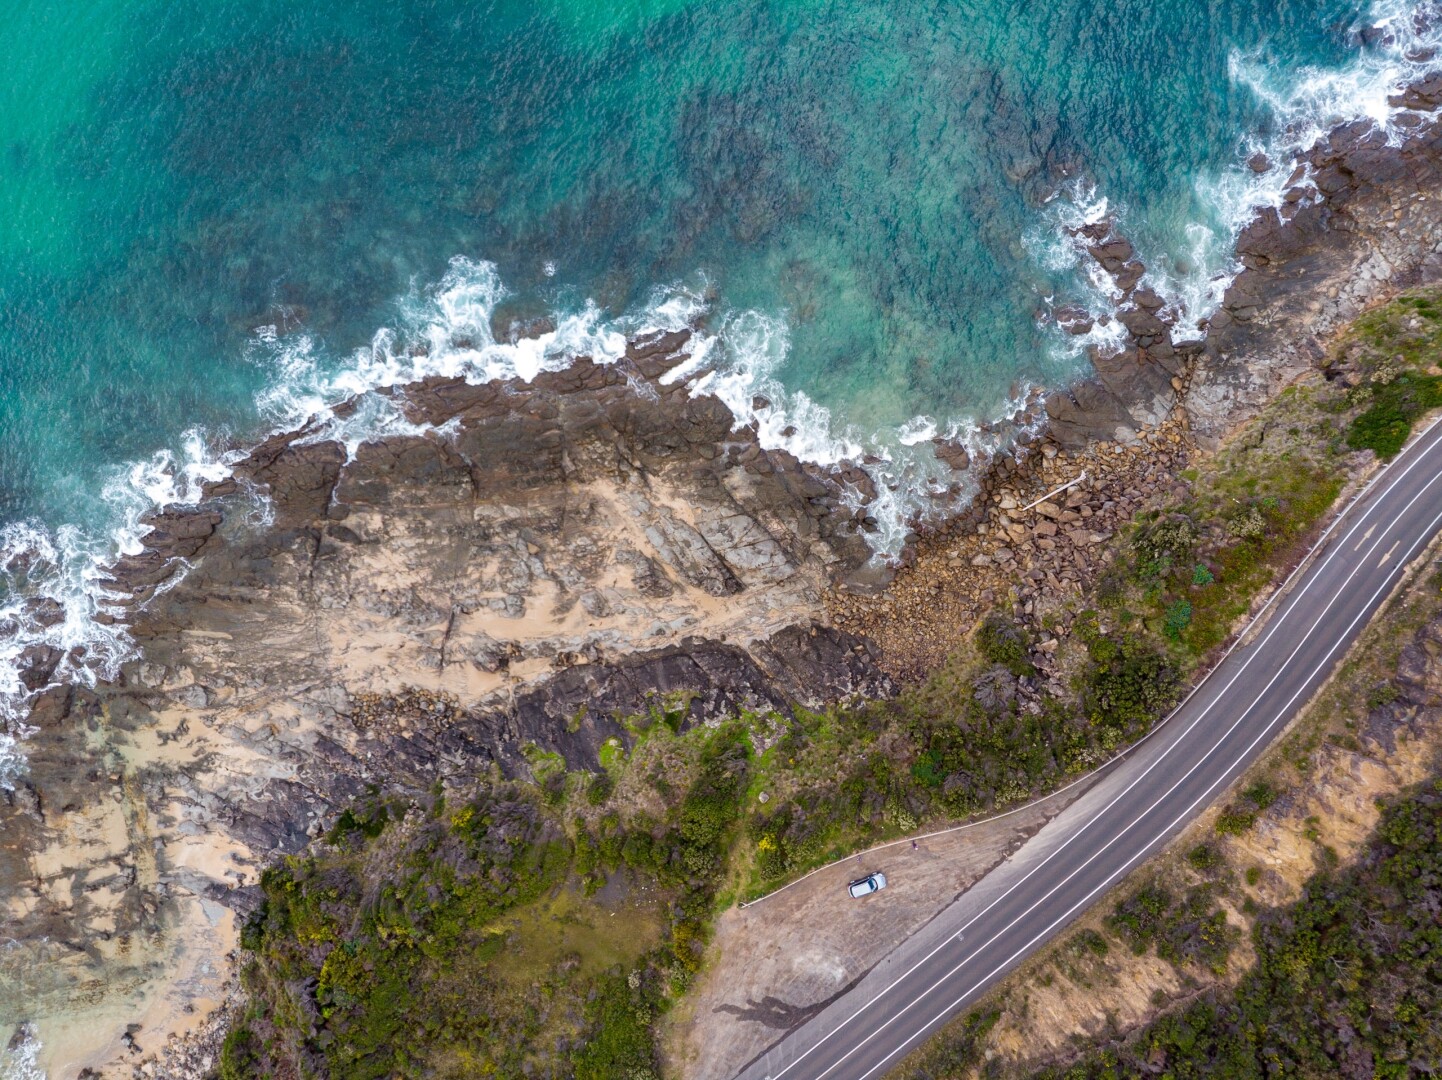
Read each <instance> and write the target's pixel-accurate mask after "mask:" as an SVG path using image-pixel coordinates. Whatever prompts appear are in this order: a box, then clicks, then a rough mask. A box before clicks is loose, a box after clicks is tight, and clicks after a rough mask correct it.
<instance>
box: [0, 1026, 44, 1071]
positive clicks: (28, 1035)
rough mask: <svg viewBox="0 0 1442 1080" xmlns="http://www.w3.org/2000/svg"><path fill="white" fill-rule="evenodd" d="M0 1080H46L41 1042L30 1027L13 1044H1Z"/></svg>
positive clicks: (23, 1030)
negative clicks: (42, 1063) (42, 1065)
mask: <svg viewBox="0 0 1442 1080" xmlns="http://www.w3.org/2000/svg"><path fill="white" fill-rule="evenodd" d="M0 1080H45V1070H44V1069H42V1068H41V1067H40V1040H39V1039H38V1038H37V1037H36V1036H35V1033H34V1032H33V1031H32V1030H31V1029H30V1027H29V1026H28V1025H27V1026H26V1027H24V1028H23V1029H22V1031H21V1032H20V1035H19V1037H18V1038H17V1039H15V1040H14V1042H13V1044H11V1043H4V1044H0Z"/></svg>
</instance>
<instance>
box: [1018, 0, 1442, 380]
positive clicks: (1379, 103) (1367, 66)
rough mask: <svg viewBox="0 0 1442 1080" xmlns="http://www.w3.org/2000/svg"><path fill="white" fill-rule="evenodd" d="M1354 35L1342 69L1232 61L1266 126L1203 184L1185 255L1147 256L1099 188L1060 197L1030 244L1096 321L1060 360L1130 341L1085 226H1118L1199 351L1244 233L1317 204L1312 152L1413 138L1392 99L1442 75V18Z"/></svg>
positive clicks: (1406, 9)
mask: <svg viewBox="0 0 1442 1080" xmlns="http://www.w3.org/2000/svg"><path fill="white" fill-rule="evenodd" d="M1346 34H1347V36H1348V38H1349V39H1350V40H1351V41H1352V42H1353V43H1354V45H1355V51H1354V53H1353V56H1352V59H1351V60H1350V61H1349V62H1348V63H1346V64H1343V65H1341V66H1339V67H1335V68H1326V67H1317V66H1302V67H1297V66H1294V65H1289V64H1287V63H1285V62H1283V58H1281V57H1277V56H1275V55H1272V54H1271V53H1270V52H1269V51H1268V49H1267V48H1266V47H1265V46H1264V47H1262V48H1260V49H1257V50H1253V51H1250V52H1241V51H1237V52H1234V53H1232V55H1231V56H1230V57H1229V58H1228V72H1229V75H1230V78H1231V79H1232V81H1233V83H1234V84H1235V85H1237V86H1239V87H1241V88H1243V89H1244V90H1245V91H1246V93H1247V95H1248V96H1249V97H1250V99H1251V102H1252V104H1253V106H1254V107H1255V111H1256V112H1257V113H1258V122H1257V123H1256V125H1255V128H1254V130H1252V131H1249V132H1246V133H1241V134H1239V138H1238V142H1237V153H1236V156H1235V160H1233V161H1232V162H1230V163H1229V164H1227V165H1226V166H1225V167H1224V168H1221V169H1220V170H1214V171H1210V172H1204V173H1203V174H1201V175H1200V176H1199V177H1198V178H1197V180H1196V182H1195V187H1196V195H1197V196H1198V202H1199V204H1200V205H1201V206H1202V207H1203V208H1204V213H1203V214H1202V215H1201V216H1202V217H1203V218H1204V220H1192V221H1188V222H1186V223H1185V224H1184V226H1183V228H1182V230H1181V231H1182V235H1183V237H1184V239H1183V240H1182V241H1181V250H1170V251H1167V250H1160V249H1156V248H1152V249H1149V248H1148V245H1147V244H1146V242H1145V238H1144V236H1142V235H1139V234H1142V233H1144V232H1145V230H1141V229H1139V230H1137V234H1138V235H1134V234H1133V232H1132V230H1131V229H1129V220H1128V219H1129V210H1128V208H1127V207H1125V206H1118V205H1112V204H1110V203H1109V201H1108V199H1107V197H1106V195H1105V193H1103V192H1099V191H1098V190H1097V187H1096V185H1095V184H1092V183H1089V182H1086V181H1073V182H1071V183H1070V184H1068V185H1066V186H1065V187H1063V188H1061V189H1059V190H1058V191H1057V192H1055V193H1054V195H1053V198H1052V200H1051V201H1050V202H1049V204H1048V205H1047V207H1046V209H1045V211H1044V212H1043V214H1042V215H1041V220H1040V221H1039V222H1037V223H1036V224H1035V225H1034V226H1033V228H1032V229H1031V230H1030V231H1029V232H1028V234H1027V236H1026V237H1025V243H1026V246H1027V248H1028V249H1029V250H1030V252H1031V254H1032V256H1033V257H1034V258H1035V259H1037V261H1038V262H1039V263H1040V264H1041V265H1042V266H1043V267H1044V268H1045V269H1047V270H1048V271H1050V272H1051V273H1053V274H1055V273H1058V272H1064V271H1067V270H1071V271H1073V272H1074V273H1075V274H1076V276H1077V277H1078V278H1079V279H1080V280H1081V281H1082V283H1083V284H1082V290H1083V296H1082V297H1078V298H1077V299H1076V302H1077V303H1079V304H1080V305H1082V306H1084V307H1085V308H1086V309H1087V311H1088V313H1089V314H1090V315H1091V316H1092V317H1093V318H1094V319H1096V320H1098V323H1097V326H1096V327H1095V328H1094V329H1093V331H1092V332H1091V333H1090V334H1088V335H1085V336H1082V337H1070V336H1067V335H1063V334H1060V333H1059V334H1057V335H1056V336H1055V338H1054V339H1053V348H1054V349H1055V350H1057V351H1059V352H1066V353H1074V354H1079V353H1081V352H1083V351H1085V349H1086V348H1087V347H1088V346H1096V347H1097V348H1099V349H1101V350H1103V351H1107V350H1113V349H1116V348H1119V347H1120V346H1121V345H1122V343H1123V341H1124V337H1123V336H1122V335H1121V334H1120V333H1119V328H1118V327H1117V326H1116V324H1115V323H1111V324H1110V326H1108V325H1106V324H1105V323H1104V322H1102V321H1101V320H1102V319H1103V318H1104V317H1105V316H1107V315H1108V314H1109V313H1110V312H1111V311H1112V310H1113V308H1114V306H1115V303H1116V301H1117V300H1118V299H1119V296H1118V294H1117V292H1116V289H1115V286H1114V284H1113V282H1112V280H1111V278H1110V277H1109V276H1108V275H1106V274H1105V273H1103V272H1102V270H1101V268H1100V267H1099V266H1097V265H1096V263H1095V262H1094V260H1092V259H1091V258H1090V257H1089V256H1088V255H1087V253H1086V244H1085V241H1083V240H1080V239H1078V238H1077V237H1076V236H1075V230H1076V229H1077V228H1078V227H1079V226H1082V225H1088V224H1094V223H1096V222H1100V221H1103V220H1109V221H1111V222H1113V223H1115V225H1116V229H1117V231H1118V232H1119V233H1120V234H1121V235H1124V236H1127V238H1128V239H1130V240H1132V241H1133V242H1134V243H1135V244H1136V246H1137V249H1138V250H1137V257H1138V258H1139V259H1140V260H1141V261H1142V262H1143V263H1145V264H1146V267H1147V272H1146V274H1145V276H1144V277H1143V278H1142V284H1143V285H1145V286H1150V287H1151V288H1152V289H1154V290H1155V291H1156V293H1157V294H1158V295H1159V296H1160V297H1161V298H1162V299H1163V301H1164V302H1165V305H1166V307H1165V312H1166V314H1167V315H1169V316H1170V317H1171V318H1172V320H1173V324H1174V330H1173V333H1174V336H1175V337H1176V339H1177V340H1188V339H1192V340H1195V339H1197V338H1200V337H1201V336H1202V333H1203V330H1202V327H1204V326H1205V323H1206V320H1207V319H1208V318H1210V317H1211V315H1212V314H1213V313H1214V312H1215V311H1216V309H1217V308H1218V306H1220V304H1221V302H1222V299H1223V297H1224V296H1225V294H1226V290H1227V287H1228V286H1229V285H1230V284H1231V283H1232V280H1233V278H1234V277H1235V276H1236V274H1237V272H1238V271H1239V270H1240V269H1241V266H1240V264H1239V263H1238V262H1237V260H1236V254H1235V249H1236V241H1237V238H1238V236H1239V235H1240V234H1241V232H1242V230H1243V229H1245V228H1246V227H1247V226H1248V225H1249V224H1250V223H1251V222H1252V221H1253V220H1254V219H1255V218H1256V217H1257V215H1258V214H1260V213H1265V212H1267V211H1273V212H1275V211H1277V210H1279V209H1280V208H1281V207H1282V205H1283V203H1284V196H1285V195H1286V193H1287V192H1288V191H1289V190H1290V189H1291V188H1293V187H1298V186H1300V187H1301V188H1302V189H1303V190H1304V191H1305V192H1306V195H1305V196H1304V198H1306V199H1312V200H1320V198H1321V196H1320V193H1318V192H1317V191H1316V188H1315V186H1314V185H1313V184H1312V182H1311V177H1310V176H1309V175H1308V172H1307V170H1306V167H1305V166H1304V165H1303V166H1301V168H1300V172H1299V162H1300V159H1301V158H1302V157H1303V156H1304V155H1305V154H1306V153H1307V152H1308V151H1310V150H1311V149H1312V148H1313V147H1315V146H1316V145H1317V143H1318V142H1319V141H1320V140H1322V139H1324V138H1325V137H1326V136H1327V134H1328V133H1329V132H1330V131H1332V130H1333V129H1335V128H1336V127H1338V126H1339V125H1341V124H1346V123H1350V122H1352V121H1355V120H1371V121H1372V122H1373V123H1374V124H1375V125H1376V126H1377V128H1378V129H1380V130H1381V131H1383V132H1384V133H1385V134H1386V135H1387V138H1388V139H1389V140H1390V141H1391V142H1393V143H1394V144H1395V143H1398V142H1400V141H1401V140H1402V139H1403V138H1404V137H1405V134H1406V132H1407V130H1408V129H1409V127H1411V126H1413V125H1414V124H1415V121H1416V120H1417V114H1416V113H1415V112H1414V111H1413V110H1411V109H1408V108H1406V107H1404V106H1402V105H1399V104H1396V103H1395V102H1394V100H1393V99H1394V98H1395V97H1396V95H1397V94H1398V91H1400V90H1402V89H1403V88H1404V87H1406V86H1408V85H1410V84H1413V83H1416V82H1418V81H1420V80H1421V79H1423V78H1425V77H1426V76H1428V75H1431V74H1434V73H1436V72H1439V71H1442V7H1439V5H1438V4H1436V3H1435V2H1432V0H1428V2H1426V3H1421V4H1418V3H1409V2H1406V0H1376V2H1374V3H1373V4H1372V6H1371V7H1370V8H1369V9H1368V11H1367V13H1366V15H1365V16H1364V17H1362V18H1361V19H1359V20H1357V21H1356V22H1355V23H1354V24H1353V25H1351V26H1349V27H1348V28H1347V30H1346ZM1254 164H1255V165H1256V166H1257V167H1253V166H1254Z"/></svg>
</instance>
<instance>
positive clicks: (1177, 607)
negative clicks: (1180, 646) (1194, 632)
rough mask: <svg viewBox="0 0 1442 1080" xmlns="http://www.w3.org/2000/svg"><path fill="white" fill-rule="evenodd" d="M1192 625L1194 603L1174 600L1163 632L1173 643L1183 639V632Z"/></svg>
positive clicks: (1163, 625) (1168, 608)
mask: <svg viewBox="0 0 1442 1080" xmlns="http://www.w3.org/2000/svg"><path fill="white" fill-rule="evenodd" d="M1191 624H1192V602H1191V601H1190V600H1173V601H1172V603H1171V604H1170V605H1169V606H1168V607H1167V616H1166V621H1165V622H1164V623H1163V624H1162V631H1163V632H1164V633H1165V634H1166V635H1167V637H1169V638H1171V639H1172V640H1173V641H1178V640H1180V639H1181V636H1182V631H1183V630H1185V629H1186V628H1187V627H1188V626H1190V625H1191Z"/></svg>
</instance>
